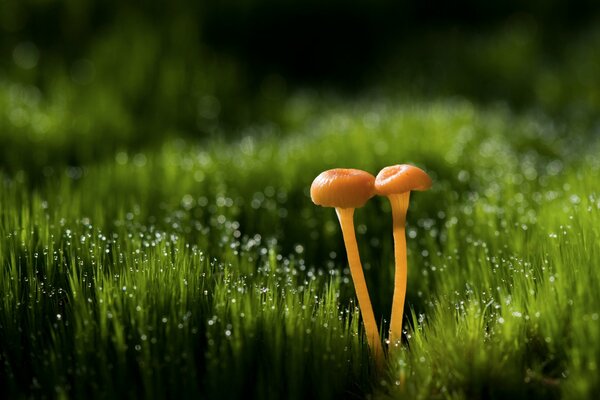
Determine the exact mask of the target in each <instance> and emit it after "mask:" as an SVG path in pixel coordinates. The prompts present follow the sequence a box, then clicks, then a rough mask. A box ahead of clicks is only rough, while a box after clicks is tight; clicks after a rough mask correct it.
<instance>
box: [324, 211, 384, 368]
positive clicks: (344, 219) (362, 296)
mask: <svg viewBox="0 0 600 400" xmlns="http://www.w3.org/2000/svg"><path fill="white" fill-rule="evenodd" d="M335 211H336V213H337V216H338V219H339V220H340V225H341V227H342V235H343V236H344V245H345V246H346V253H347V254H348V264H349V265H350V274H351V275H352V281H353V282H354V289H355V290H356V297H357V298H358V307H359V308H360V311H361V314H362V319H363V323H364V325H365V333H366V335H367V343H368V344H369V347H370V349H371V352H372V353H373V357H374V358H375V362H376V365H377V367H378V368H379V369H381V367H382V366H383V347H382V345H381V338H380V336H379V329H378V328H377V322H376V321H375V314H373V307H372V306H371V299H370V298H369V291H368V290H367V282H366V281H365V275H364V273H363V268H362V264H361V262H360V255H359V254H358V245H357V243H356V234H355V233H354V208H340V207H336V209H335Z"/></svg>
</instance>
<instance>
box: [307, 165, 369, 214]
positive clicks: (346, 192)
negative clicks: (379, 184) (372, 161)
mask: <svg viewBox="0 0 600 400" xmlns="http://www.w3.org/2000/svg"><path fill="white" fill-rule="evenodd" d="M374 182H375V177H374V176H373V175H371V174H369V173H368V172H365V171H361V170H360V169H351V168H335V169H330V170H327V171H324V172H322V173H321V174H319V176H317V177H316V178H315V180H314V181H313V183H312V185H311V187H310V198H311V199H312V201H313V203H315V204H317V205H320V206H324V207H339V208H358V207H362V206H364V205H365V203H366V202H367V200H369V199H370V198H371V197H373V196H374V195H375V188H374V186H373V183H374Z"/></svg>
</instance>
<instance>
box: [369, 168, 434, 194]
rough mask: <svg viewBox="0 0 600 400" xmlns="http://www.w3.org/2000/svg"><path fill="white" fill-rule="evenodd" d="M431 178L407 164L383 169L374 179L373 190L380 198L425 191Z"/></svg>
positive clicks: (429, 184)
mask: <svg viewBox="0 0 600 400" xmlns="http://www.w3.org/2000/svg"><path fill="white" fill-rule="evenodd" d="M430 187H431V178H430V177H429V175H427V173H426V172H425V171H423V170H422V169H421V168H418V167H415V166H413V165H408V164H400V165H392V166H390V167H385V168H384V169H382V170H381V171H379V173H378V174H377V178H375V190H376V192H377V194H379V195H381V196H387V195H390V194H397V193H406V192H409V191H411V190H427V189H429V188H430Z"/></svg>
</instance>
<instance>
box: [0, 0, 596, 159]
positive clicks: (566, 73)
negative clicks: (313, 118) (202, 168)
mask: <svg viewBox="0 0 600 400" xmlns="http://www.w3.org/2000/svg"><path fill="white" fill-rule="evenodd" d="M597 4H598V3H597V2H594V1H591V0H590V1H586V0H579V1H556V0H555V1H531V2H527V3H524V2H521V1H486V2H480V1H458V2H441V1H440V2H435V1H415V2H409V1H385V0H375V1H366V0H360V1H351V2H348V1H338V0H333V1H327V2H322V1H312V0H308V1H296V0H290V1H283V2H282V1H271V0H249V1H232V0H229V1H219V2H188V1H181V0H180V1H169V2H122V1H103V2H93V1H64V2H59V1H51V0H48V1H8V2H6V1H4V2H2V3H0V32H1V36H0V55H1V57H0V95H2V96H3V97H0V102H2V104H1V105H2V106H3V107H4V109H5V113H3V114H2V113H0V148H4V149H5V150H4V151H2V150H0V155H1V158H2V161H0V163H1V165H0V166H2V167H4V168H5V169H7V170H9V171H10V170H19V169H30V170H39V169H40V168H42V167H43V166H47V165H53V164H68V165H78V164H81V163H83V162H86V161H87V160H89V159H90V158H91V159H100V158H102V157H103V156H104V155H107V154H114V151H115V150H118V149H121V148H124V149H129V148H133V149H135V148H139V147H142V146H144V147H148V146H152V145H159V144H160V143H162V142H163V141H164V138H165V137H171V136H177V137H191V138H193V139H196V138H200V139H201V138H204V137H215V136H216V137H229V138H235V137H239V136H240V132H242V131H243V130H244V127H248V126H251V125H261V126H262V125H265V124H268V125H270V126H272V127H273V131H274V132H276V133H277V134H285V132H288V131H290V130H293V128H294V123H295V122H296V120H295V119H294V118H293V117H291V116H290V113H288V112H287V110H288V108H286V107H287V105H288V104H289V102H290V101H293V99H296V98H297V95H298V93H300V94H302V93H309V94H310V95H311V96H312V97H311V100H310V101H309V106H308V107H309V108H308V112H318V108H319V106H318V99H320V98H323V97H335V96H338V97H342V98H348V99H352V98H359V97H361V96H362V98H365V97H368V96H388V97H408V98H411V97H412V98H417V99H423V98H425V99H432V98H437V97H448V96H461V97H466V98H468V99H470V100H471V101H476V102H481V103H483V104H486V103H497V102H501V103H505V104H507V105H508V106H509V107H511V108H513V109H515V110H531V109H533V110H541V111H543V112H548V113H552V114H559V115H565V116H567V117H568V118H578V119H584V120H590V119H595V118H597V117H596V116H597V115H598V113H597V111H598V109H599V108H600V77H599V75H600V74H598V73H597V71H599V70H600V55H598V54H600V29H599V25H598V21H599V18H598V17H599V10H600V7H599V6H598V5H597ZM11 93H12V94H11ZM15 93H16V94H15ZM20 102H21V103H23V104H21V103H20ZM21 106H22V107H23V108H24V109H25V111H26V115H27V113H28V112H29V111H31V110H30V108H31V107H33V109H34V111H39V112H42V113H45V114H44V115H45V117H48V119H49V121H50V123H48V128H47V129H45V130H44V133H43V134H39V135H37V136H36V135H35V134H32V133H31V129H27V128H26V127H24V126H25V125H27V123H28V121H33V120H34V118H33V117H31V116H29V117H24V118H21V120H19V115H20V114H19V112H20V111H18V112H17V114H14V113H13V114H10V113H11V112H12V111H10V110H11V109H12V110H13V111H14V110H19V109H18V107H21ZM311 107H313V108H314V109H312V108H311ZM28 110H29V111H28ZM9 114H10V115H9ZM45 117H44V118H45ZM15 121H17V122H16V123H15ZM19 121H20V122H19ZM30 128H31V127H30ZM73 138H81V139H82V140H79V139H77V140H75V139H73ZM82 143H84V144H85V145H83V144H82ZM32 146H33V149H32ZM8 149H10V150H8ZM24 158H27V162H23V161H20V160H23V159H24Z"/></svg>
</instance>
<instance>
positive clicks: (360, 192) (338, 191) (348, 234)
mask: <svg viewBox="0 0 600 400" xmlns="http://www.w3.org/2000/svg"><path fill="white" fill-rule="evenodd" d="M374 182H375V177H374V176H373V175H371V174H369V173H368V172H365V171H361V170H357V169H344V168H337V169H331V170H328V171H325V172H322V173H321V174H319V176H317V177H316V178H315V180H314V181H313V183H312V185H311V187H310V197H311V199H312V201H313V203H315V204H317V205H320V206H323V207H333V208H335V210H336V213H337V216H338V219H339V221H340V225H341V228H342V234H343V237H344V245H345V247H346V253H347V254H348V264H349V265H350V272H351V275H352V281H353V282H354V289H355V291H356V297H357V299H358V307H359V309H360V312H361V315H362V320H363V324H364V327H365V334H366V336H367V344H368V345H369V349H370V351H371V354H372V355H373V358H374V359H375V364H376V366H377V369H378V370H379V371H380V370H381V369H382V367H383V362H384V358H383V357H384V354H383V346H382V344H381V338H380V336H379V329H378V328H377V322H376V321H375V315H374V314H373V307H372V306H371V299H370V298H369V291H368V290H367V282H366V280H365V275H364V273H363V268H362V264H361V262H360V256H359V253H358V245H357V243H356V234H355V232H354V209H355V208H359V207H362V206H364V205H365V203H366V202H367V201H368V200H369V199H370V198H371V197H373V196H374V195H375V187H374Z"/></svg>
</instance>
